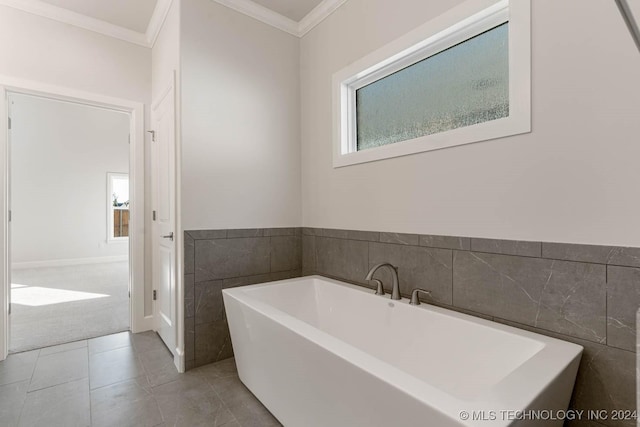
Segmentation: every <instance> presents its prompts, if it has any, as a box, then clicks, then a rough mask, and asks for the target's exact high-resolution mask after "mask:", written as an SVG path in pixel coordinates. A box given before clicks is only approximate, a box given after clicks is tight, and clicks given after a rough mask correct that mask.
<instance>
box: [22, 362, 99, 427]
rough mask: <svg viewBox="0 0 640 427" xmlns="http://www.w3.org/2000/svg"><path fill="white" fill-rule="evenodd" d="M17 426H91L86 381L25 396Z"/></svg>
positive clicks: (62, 385)
mask: <svg viewBox="0 0 640 427" xmlns="http://www.w3.org/2000/svg"><path fill="white" fill-rule="evenodd" d="M85 352H86V350H85ZM58 354H64V353H58ZM47 357H51V356H47ZM19 425H20V426H25V427H27V426H28V427H37V426H43V427H71V426H77V427H81V426H89V425H91V412H90V404H89V381H88V380H87V379H86V378H84V379H80V380H76V381H70V382H67V383H64V384H59V385H56V386H53V387H48V388H45V389H42V390H37V391H33V392H31V393H28V394H27V398H26V400H25V402H24V407H23V408H22V414H21V415H20V423H19Z"/></svg>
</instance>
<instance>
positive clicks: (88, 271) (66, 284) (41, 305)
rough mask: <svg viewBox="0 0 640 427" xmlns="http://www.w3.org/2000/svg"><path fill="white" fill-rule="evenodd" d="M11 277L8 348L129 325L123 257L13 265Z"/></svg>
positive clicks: (68, 339)
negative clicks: (58, 264) (37, 265)
mask: <svg viewBox="0 0 640 427" xmlns="http://www.w3.org/2000/svg"><path fill="white" fill-rule="evenodd" d="M11 282H12V290H11V300H12V301H11V303H12V304H11V316H10V325H11V342H10V346H9V347H10V351H11V352H20V351H26V350H33V349H36V348H42V347H47V346H52V345H56V344H61V343H66V342H71V341H78V340H83V339H88V338H93V337H99V336H103V335H107V334H113V333H115V332H120V331H125V330H127V329H129V263H128V262H109V263H104V264H86V265H71V266H65V267H43V268H28V269H14V270H13V271H12V272H11ZM82 298H87V299H82Z"/></svg>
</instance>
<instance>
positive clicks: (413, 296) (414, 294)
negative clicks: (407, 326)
mask: <svg viewBox="0 0 640 427" xmlns="http://www.w3.org/2000/svg"><path fill="white" fill-rule="evenodd" d="M420 292H422V293H423V294H427V295H429V296H431V291H427V290H426V289H419V288H415V289H414V290H413V291H411V301H409V304H412V305H420V298H419V297H418V294H419V293H420Z"/></svg>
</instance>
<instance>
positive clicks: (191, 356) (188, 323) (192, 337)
mask: <svg viewBox="0 0 640 427" xmlns="http://www.w3.org/2000/svg"><path fill="white" fill-rule="evenodd" d="M184 358H185V360H186V361H191V360H195V359H196V323H195V319H194V318H193V317H191V318H187V319H184Z"/></svg>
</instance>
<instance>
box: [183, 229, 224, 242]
mask: <svg viewBox="0 0 640 427" xmlns="http://www.w3.org/2000/svg"><path fill="white" fill-rule="evenodd" d="M186 233H189V235H190V236H191V237H193V238H194V239H195V240H211V239H226V238H227V230H189V231H186Z"/></svg>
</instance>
